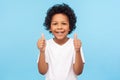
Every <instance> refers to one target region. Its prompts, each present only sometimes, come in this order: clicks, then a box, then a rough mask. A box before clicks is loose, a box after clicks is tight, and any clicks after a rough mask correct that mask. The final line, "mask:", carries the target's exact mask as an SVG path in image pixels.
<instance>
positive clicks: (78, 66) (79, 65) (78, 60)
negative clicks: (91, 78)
mask: <svg viewBox="0 0 120 80" xmlns="http://www.w3.org/2000/svg"><path fill="white" fill-rule="evenodd" d="M80 52H81V51H78V52H76V55H75V63H74V64H73V69H74V72H75V74H76V75H80V74H81V73H82V71H83V67H84V63H83V61H82V57H81V53H80Z"/></svg>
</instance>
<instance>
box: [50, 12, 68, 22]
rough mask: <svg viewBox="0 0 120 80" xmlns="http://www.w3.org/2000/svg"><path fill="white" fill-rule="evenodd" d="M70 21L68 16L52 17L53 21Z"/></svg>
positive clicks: (56, 15) (58, 15)
mask: <svg viewBox="0 0 120 80" xmlns="http://www.w3.org/2000/svg"><path fill="white" fill-rule="evenodd" d="M56 20H57V21H61V20H62V21H68V16H67V15H65V14H62V13H58V14H54V15H53V16H52V21H56Z"/></svg>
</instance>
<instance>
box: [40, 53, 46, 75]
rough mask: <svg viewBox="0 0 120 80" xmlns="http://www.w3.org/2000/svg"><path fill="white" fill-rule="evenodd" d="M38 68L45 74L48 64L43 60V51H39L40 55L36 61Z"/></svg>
mask: <svg viewBox="0 0 120 80" xmlns="http://www.w3.org/2000/svg"><path fill="white" fill-rule="evenodd" d="M38 69H39V72H40V73H41V74H43V75H44V74H45V73H46V72H47V70H48V64H47V63H46V62H45V53H44V52H40V57H39V61H38Z"/></svg>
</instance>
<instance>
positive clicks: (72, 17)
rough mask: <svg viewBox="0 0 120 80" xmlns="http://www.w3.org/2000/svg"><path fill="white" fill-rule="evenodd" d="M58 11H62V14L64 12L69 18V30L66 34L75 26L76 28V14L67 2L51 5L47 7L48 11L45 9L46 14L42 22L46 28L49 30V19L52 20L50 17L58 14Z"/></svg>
mask: <svg viewBox="0 0 120 80" xmlns="http://www.w3.org/2000/svg"><path fill="white" fill-rule="evenodd" d="M59 13H62V14H65V15H66V16H67V17H68V19H69V24H70V26H69V28H70V31H69V33H68V34H70V33H71V32H72V31H73V30H74V29H75V28H76V25H75V24H76V15H75V13H74V11H73V9H71V8H70V7H69V6H68V5H67V4H64V3H63V4H56V5H54V6H53V7H51V8H49V9H48V11H47V15H46V17H45V21H44V23H43V25H44V26H45V27H46V30H50V25H51V20H52V17H53V16H54V15H55V14H59Z"/></svg>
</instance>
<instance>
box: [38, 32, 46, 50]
mask: <svg viewBox="0 0 120 80" xmlns="http://www.w3.org/2000/svg"><path fill="white" fill-rule="evenodd" d="M37 46H38V49H40V52H45V47H46V43H45V37H44V34H42V35H41V38H40V39H39V40H38V42H37Z"/></svg>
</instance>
